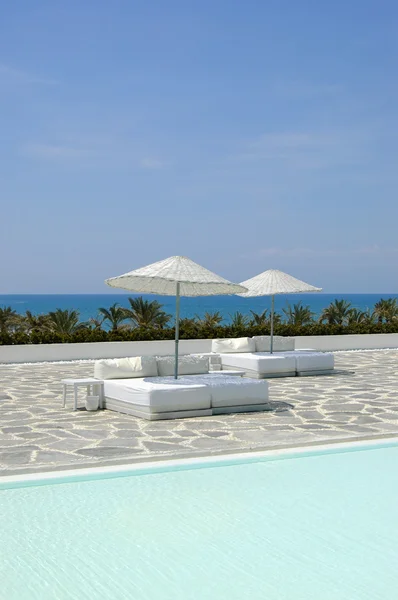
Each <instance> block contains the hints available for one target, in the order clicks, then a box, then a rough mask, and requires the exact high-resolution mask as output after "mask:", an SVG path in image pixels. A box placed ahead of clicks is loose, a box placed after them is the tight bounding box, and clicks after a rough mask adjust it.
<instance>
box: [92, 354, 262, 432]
mask: <svg viewBox="0 0 398 600" xmlns="http://www.w3.org/2000/svg"><path fill="white" fill-rule="evenodd" d="M179 366H180V367H181V371H183V372H184V373H185V374H184V375H182V376H181V377H179V378H178V379H177V380H176V379H174V378H173V377H172V376H171V375H168V372H169V370H170V369H171V370H172V368H173V361H172V357H161V358H155V357H134V358H131V359H112V360H101V361H96V363H95V365H94V375H95V377H96V378H97V379H101V380H102V381H103V384H104V398H103V406H104V408H108V409H111V410H115V411H118V412H123V413H127V414H131V415H134V416H137V417H142V418H144V419H148V420H151V421H152V420H159V419H178V418H184V417H199V416H210V415H214V414H223V413H231V412H252V411H260V410H267V409H268V408H269V404H268V383H267V382H266V381H257V380H255V379H242V378H241V377H239V376H237V375H236V374H235V375H232V374H225V373H223V372H222V371H216V372H213V373H209V372H208V368H209V357H204V356H198V357H195V356H186V357H184V356H182V357H180V359H179ZM155 367H156V371H157V372H160V373H161V374H163V375H164V373H166V375H164V376H159V375H152V373H154V372H155ZM195 370H199V371H204V372H201V373H192V371H195ZM148 371H150V374H149V375H147V376H141V375H142V374H143V372H148ZM189 371H190V372H191V373H192V374H191V373H189ZM238 372H239V371H238Z"/></svg>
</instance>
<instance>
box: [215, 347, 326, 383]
mask: <svg viewBox="0 0 398 600" xmlns="http://www.w3.org/2000/svg"><path fill="white" fill-rule="evenodd" d="M269 339H270V338H269V336H257V337H254V338H229V339H218V340H213V342H212V351H213V353H214V355H213V356H219V359H220V362H221V368H222V370H224V369H237V370H239V369H240V370H241V371H242V372H244V376H246V377H252V378H259V379H262V378H272V377H294V376H295V375H299V376H305V375H327V374H330V373H331V372H333V369H334V356H333V354H332V353H331V352H316V351H314V350H294V338H280V337H279V336H276V337H275V338H274V347H275V352H274V353H273V354H270V352H269ZM213 360H214V359H213Z"/></svg>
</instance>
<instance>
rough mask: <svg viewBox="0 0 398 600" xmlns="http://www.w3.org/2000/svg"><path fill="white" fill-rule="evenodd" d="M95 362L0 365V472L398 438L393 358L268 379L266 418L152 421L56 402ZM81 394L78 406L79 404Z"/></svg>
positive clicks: (370, 355)
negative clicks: (64, 382) (69, 381)
mask: <svg viewBox="0 0 398 600" xmlns="http://www.w3.org/2000/svg"><path fill="white" fill-rule="evenodd" d="M92 371H93V364H92V362H88V361H86V362H70V363H41V364H30V365H0V474H2V475H9V474H12V473H24V472H31V471H41V470H53V469H58V468H77V467H79V466H89V465H90V466H95V465H103V464H108V465H109V464H117V463H123V462H125V463H126V462H137V461H143V460H158V459H162V458H173V457H182V456H184V457H186V456H198V455H210V454H218V453H228V452H237V451H250V450H260V449H269V448H277V447H286V446H300V445H306V444H313V443H324V442H335V441H343V440H344V441H347V440H358V439H361V438H370V437H378V436H387V435H389V436H393V435H397V436H398V351H397V350H383V351H369V352H342V353H337V354H336V374H334V375H331V376H320V377H302V378H300V377H296V378H285V379H271V380H270V381H269V383H270V404H269V411H267V412H262V413H252V414H239V415H226V416H215V417H202V418H196V419H179V420H175V421H157V422H148V421H144V420H141V419H137V418H134V417H131V416H128V415H122V414H118V413H115V412H111V411H108V410H104V411H98V412H95V413H90V412H87V411H86V410H85V409H84V408H82V409H81V410H78V411H76V412H74V411H72V398H70V401H69V405H68V407H67V408H66V409H63V408H62V404H61V395H62V390H61V384H60V382H61V379H63V378H67V377H88V376H91V375H92ZM83 400H84V397H83V395H82V397H81V401H82V406H83V405H84V402H83Z"/></svg>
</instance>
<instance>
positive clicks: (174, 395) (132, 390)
mask: <svg viewBox="0 0 398 600" xmlns="http://www.w3.org/2000/svg"><path fill="white" fill-rule="evenodd" d="M104 396H105V398H112V399H114V400H119V401H123V402H128V403H131V404H134V405H136V406H146V407H147V408H148V409H149V410H150V412H156V413H158V412H168V411H180V410H193V409H202V408H210V406H211V395H210V389H209V388H208V387H207V386H206V385H205V384H204V383H199V382H197V381H195V379H194V377H189V378H184V377H181V379H177V380H175V379H174V378H173V377H144V378H134V379H108V380H106V381H104Z"/></svg>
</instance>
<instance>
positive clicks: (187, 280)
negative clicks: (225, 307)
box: [105, 256, 246, 379]
mask: <svg viewBox="0 0 398 600" xmlns="http://www.w3.org/2000/svg"><path fill="white" fill-rule="evenodd" d="M105 283H107V284H108V285H110V286H112V287H116V288H122V289H125V290H129V291H131V292H135V293H138V294H159V295H162V296H176V327H175V367H174V377H175V378H176V379H177V377H178V342H179V318H180V296H217V295H227V294H238V293H239V292H242V291H245V289H246V288H245V287H243V286H242V285H238V284H237V283H231V282H230V281H228V280H227V279H224V278H223V277H220V276H219V275H216V274H215V273H212V272H211V271H208V270H207V269H205V268H204V267H201V266H200V265H198V264H197V263H194V262H193V261H192V260H190V259H189V258H186V257H185V256H172V257H170V258H166V259H165V260H161V261H159V262H156V263H153V264H152V265H148V266H147V267H142V268H140V269H136V270H135V271H130V272H129V273H125V274H124V275H120V276H119V277H111V278H110V279H107V280H106V281H105Z"/></svg>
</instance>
